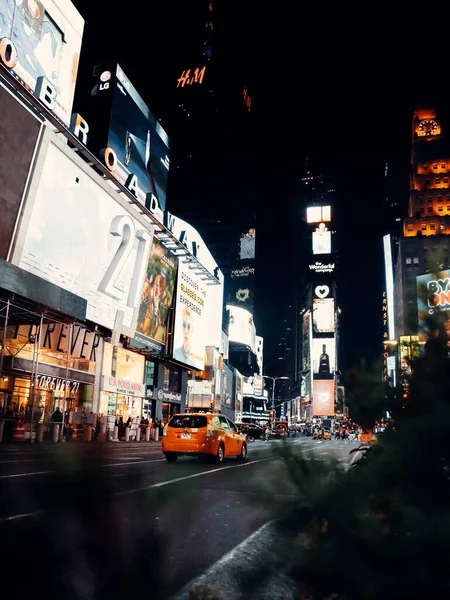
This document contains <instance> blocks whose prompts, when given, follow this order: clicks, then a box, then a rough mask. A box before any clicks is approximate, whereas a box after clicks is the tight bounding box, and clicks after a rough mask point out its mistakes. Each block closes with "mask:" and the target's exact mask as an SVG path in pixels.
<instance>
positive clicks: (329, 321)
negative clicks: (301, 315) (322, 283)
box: [313, 298, 334, 333]
mask: <svg viewBox="0 0 450 600" xmlns="http://www.w3.org/2000/svg"><path fill="white" fill-rule="evenodd" d="M313 331H314V333H333V332H334V298H324V299H323V300H322V299H321V298H314V299H313Z"/></svg>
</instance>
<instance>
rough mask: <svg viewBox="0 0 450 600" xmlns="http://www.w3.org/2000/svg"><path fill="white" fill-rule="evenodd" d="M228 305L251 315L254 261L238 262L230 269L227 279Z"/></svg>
mask: <svg viewBox="0 0 450 600" xmlns="http://www.w3.org/2000/svg"><path fill="white" fill-rule="evenodd" d="M227 283H228V293H229V300H228V301H229V303H230V304H234V305H235V306H240V307H242V308H245V309H246V310H249V311H250V312H251V313H253V295H254V287H255V261H254V260H252V261H239V262H238V263H235V265H234V268H232V269H231V272H230V277H229V279H228V282H227Z"/></svg>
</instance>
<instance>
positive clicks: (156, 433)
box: [155, 428, 159, 442]
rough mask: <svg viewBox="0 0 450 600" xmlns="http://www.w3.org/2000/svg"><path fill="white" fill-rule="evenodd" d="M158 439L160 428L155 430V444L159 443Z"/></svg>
mask: <svg viewBox="0 0 450 600" xmlns="http://www.w3.org/2000/svg"><path fill="white" fill-rule="evenodd" d="M158 439H159V429H158V428H156V429H155V442H157V441H158Z"/></svg>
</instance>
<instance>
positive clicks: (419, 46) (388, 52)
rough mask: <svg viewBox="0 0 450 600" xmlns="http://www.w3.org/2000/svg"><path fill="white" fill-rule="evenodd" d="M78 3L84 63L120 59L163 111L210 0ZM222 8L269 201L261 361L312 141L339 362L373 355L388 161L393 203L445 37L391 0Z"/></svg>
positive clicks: (261, 193) (229, 58) (264, 204)
mask: <svg viewBox="0 0 450 600" xmlns="http://www.w3.org/2000/svg"><path fill="white" fill-rule="evenodd" d="M219 2H221V0H216V4H218V3H219ZM74 3H75V5H76V6H77V7H78V8H79V10H80V12H81V13H82V15H83V16H84V17H85V19H86V21H87V25H86V30H85V40H84V51H83V53H82V65H83V59H84V60H85V61H86V59H87V58H88V57H89V55H90V54H92V53H96V55H97V57H98V56H99V55H101V54H103V55H104V56H108V55H111V56H115V58H116V59H117V60H118V61H119V62H120V64H121V65H122V66H123V68H124V70H125V72H126V73H127V75H128V76H129V78H130V80H131V81H133V83H134V85H135V86H136V87H137V88H138V90H139V91H141V93H142V95H143V96H144V99H145V100H146V101H147V102H148V104H149V106H150V109H151V110H152V111H153V112H154V113H155V114H156V116H159V114H158V110H159V109H160V108H161V107H162V108H163V107H164V101H165V99H166V98H168V97H169V96H170V94H173V93H174V92H175V86H174V74H175V73H176V72H178V71H177V70H178V68H179V66H180V65H181V64H184V63H185V62H186V61H187V60H188V57H189V56H191V55H192V56H194V55H198V53H199V50H200V55H201V43H202V42H200V44H199V41H198V40H201V38H202V35H203V31H204V29H203V23H204V21H203V16H204V14H205V13H204V7H205V2H204V1H203V0H202V1H200V0H194V1H189V2H187V1H186V0H184V1H183V2H178V1H174V2H164V1H162V0H159V1H158V2H147V3H144V2H141V3H133V2H129V3H120V4H117V6H118V8H116V9H113V8H112V4H111V2H106V1H103V0H75V2H74ZM224 4H225V5H226V7H227V8H226V12H225V20H224V24H225V25H224V27H223V33H224V38H223V39H224V45H223V48H222V49H221V50H220V51H221V52H222V54H223V55H225V57H226V60H225V63H224V64H225V65H226V68H224V73H223V77H224V78H226V77H227V71H228V70H229V71H230V72H231V71H233V70H234V69H236V70H238V71H240V72H244V73H246V74H247V81H248V85H249V89H250V91H251V94H252V98H253V104H252V119H253V125H254V135H255V138H256V143H255V148H256V158H257V181H256V182H255V189H256V193H257V194H258V197H259V206H260V208H264V211H262V212H261V215H262V216H260V218H259V221H258V248H259V250H258V251H259V252H260V259H259V260H260V263H261V261H262V262H263V266H264V274H265V275H264V276H265V277H268V278H269V280H270V287H269V286H268V285H267V284H266V282H265V281H264V282H263V284H261V281H262V280H261V278H260V279H259V282H260V283H259V288H260V289H261V288H262V289H263V290H264V291H265V292H267V290H268V289H270V293H264V299H263V300H262V301H261V304H260V307H259V311H258V313H257V315H256V318H257V320H256V323H257V327H258V333H259V334H261V335H263V336H264V337H265V339H266V345H265V349H266V352H267V356H268V358H269V354H270V353H271V350H270V344H272V343H273V342H274V341H275V338H276V335H275V334H277V331H278V330H277V327H276V326H274V313H275V314H278V313H279V312H280V306H279V305H280V304H282V303H284V302H285V301H286V300H289V295H288V294H289V289H290V286H291V284H292V282H293V279H295V273H293V272H292V270H291V256H290V254H291V252H295V251H296V246H295V243H294V245H291V244H290V243H289V240H290V239H291V233H292V232H291V229H290V227H291V225H292V222H290V219H289V218H288V217H287V215H288V214H289V211H290V208H291V207H292V204H294V205H295V203H296V201H297V197H296V190H297V188H296V184H297V181H298V178H299V175H300V174H301V169H302V163H301V162H300V160H299V159H300V157H301V156H303V154H304V152H306V151H308V149H311V148H313V149H314V151H315V152H316V153H317V154H318V155H319V156H320V155H323V156H324V157H326V160H327V161H328V162H329V164H330V165H331V166H332V168H333V170H334V171H335V173H336V174H337V188H338V194H337V197H338V212H339V226H340V230H339V231H338V234H339V239H340V265H341V278H340V288H339V302H340V305H341V308H342V311H343V313H342V323H341V325H342V327H341V342H342V343H341V352H342V361H341V366H342V367H343V368H346V367H348V366H350V365H351V364H352V363H353V362H355V361H356V360H358V359H359V358H360V357H361V356H367V357H368V358H369V359H372V358H373V357H374V356H375V355H377V354H378V353H379V352H380V342H381V330H380V317H381V308H380V306H381V305H380V302H381V300H380V299H381V293H382V289H383V272H382V268H383V262H382V261H383V255H382V242H381V236H382V234H383V233H384V230H383V223H382V222H381V213H380V207H381V205H382V201H383V195H384V191H383V185H384V181H383V172H384V163H385V162H386V161H387V160H388V161H389V163H390V165H391V168H392V169H393V171H395V173H396V176H395V180H396V181H395V182H394V189H397V190H398V192H397V193H398V195H399V197H400V200H401V201H403V202H405V201H407V198H408V164H409V152H410V132H411V119H412V113H413V108H414V105H415V103H417V102H420V101H425V100H428V98H426V97H425V96H424V92H425V91H426V90H427V89H428V90H429V89H432V90H437V92H439V93H440V94H441V98H442V94H443V93H445V94H446V95H447V97H448V91H447V87H448V86H447V85H446V83H445V81H444V80H443V79H442V83H441V77H442V73H443V72H444V71H445V69H446V67H445V64H444V63H445V59H446V56H447V52H446V50H445V47H444V41H442V42H441V41H440V40H439V39H437V38H438V37H439V36H435V37H434V38H433V39H431V38H425V37H424V36H426V32H423V35H422V37H420V36H418V35H416V34H415V28H414V27H413V25H414V24H413V23H412V22H410V21H411V19H410V18H409V17H405V14H396V13H395V12H394V11H393V10H392V9H391V8H389V7H388V6H387V5H379V6H378V5H377V6H376V8H375V7H374V9H373V11H372V12H371V9H370V7H367V6H364V7H362V5H361V7H360V8H342V4H341V3H338V4H337V5H336V8H335V9H333V10H332V11H330V8H329V6H328V4H322V3H319V4H317V6H316V8H313V7H312V6H309V5H308V4H299V3H298V2H288V1H286V2H276V3H275V2H266V3H261V2H256V1H253V0H247V1H245V0H236V1H234V2H233V1H232V0H226V2H225V0H222V5H224ZM363 11H364V12H363ZM438 67H439V68H438ZM433 99H434V98H433V97H431V98H430V100H433ZM158 107H159V108H158ZM169 135H170V132H169ZM395 186H397V187H395ZM168 201H169V198H168ZM294 225H295V223H294ZM274 332H275V333H274ZM273 368H275V367H270V370H271V371H273ZM267 372H269V370H268V371H267ZM275 374H277V373H275Z"/></svg>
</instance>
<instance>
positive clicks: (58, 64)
mask: <svg viewBox="0 0 450 600" xmlns="http://www.w3.org/2000/svg"><path fill="white" fill-rule="evenodd" d="M83 28H84V20H83V18H82V17H81V15H80V14H79V12H78V11H77V10H76V8H75V6H74V5H73V4H72V2H70V0H2V1H1V2H0V61H1V62H2V63H3V64H4V65H5V66H7V67H8V68H9V69H10V70H11V71H12V72H13V74H14V75H15V76H16V78H18V79H19V81H20V82H21V83H22V84H23V85H24V86H25V87H26V88H27V89H28V90H29V91H30V92H32V93H33V94H34V95H36V96H38V97H41V94H42V97H46V102H45V104H46V106H49V105H50V106H52V110H53V112H54V113H55V115H56V116H57V117H59V118H60V119H61V121H62V122H63V123H65V125H69V123H70V117H71V114H72V103H73V97H74V92H75V84H76V80H77V72H78V62H79V57H80V51H81V40H82V37H83ZM40 77H44V78H45V79H46V80H47V81H43V82H40V80H39V78H40ZM47 82H48V83H49V84H50V87H49V86H48V85H47Z"/></svg>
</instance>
